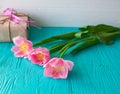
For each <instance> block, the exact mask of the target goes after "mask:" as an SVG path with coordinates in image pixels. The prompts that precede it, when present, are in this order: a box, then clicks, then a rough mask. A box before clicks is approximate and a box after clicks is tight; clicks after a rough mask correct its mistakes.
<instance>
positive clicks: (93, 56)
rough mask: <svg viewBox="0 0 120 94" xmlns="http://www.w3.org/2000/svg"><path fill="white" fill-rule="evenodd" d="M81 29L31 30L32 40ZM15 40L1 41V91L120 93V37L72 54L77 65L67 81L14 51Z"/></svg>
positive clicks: (1, 93)
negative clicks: (51, 74) (50, 74)
mask: <svg viewBox="0 0 120 94" xmlns="http://www.w3.org/2000/svg"><path fill="white" fill-rule="evenodd" d="M76 30H77V28H62V27H61V28H58V27H56V28H54V27H51V28H49V27H48V28H42V29H40V30H38V29H35V28H31V29H30V32H29V34H30V38H29V39H30V40H31V41H33V42H37V41H38V40H42V39H44V38H47V37H50V36H53V35H56V34H62V33H65V32H69V31H76ZM12 46H13V44H12V43H0V94H120V71H119V70H120V40H118V41H116V43H115V44H113V45H111V46H106V45H104V44H99V45H96V46H94V47H91V48H89V49H86V50H84V51H82V52H80V53H79V54H77V55H75V56H68V57H65V59H70V60H72V61H73V62H74V68H73V70H72V71H71V72H69V76H68V78H67V79H66V80H56V79H52V78H48V77H44V76H43V68H42V67H40V66H38V65H35V64H32V63H31V62H30V61H29V60H27V59H24V58H16V57H14V56H13V53H12V52H11V51H10V50H11V47H12Z"/></svg>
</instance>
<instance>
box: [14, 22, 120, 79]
mask: <svg viewBox="0 0 120 94" xmlns="http://www.w3.org/2000/svg"><path fill="white" fill-rule="evenodd" d="M117 37H120V28H118V27H114V26H110V25H105V24H99V25H96V26H91V25H89V26H86V27H82V28H79V30H78V31H76V32H70V33H66V34H62V35H57V36H53V37H50V38H47V39H45V40H42V41H40V42H38V43H36V44H34V45H32V43H31V42H30V41H29V40H26V39H24V38H21V37H16V38H13V42H14V43H15V46H13V48H12V51H13V52H14V53H15V56H17V57H25V58H28V59H29V60H31V61H32V62H33V63H35V64H38V65H41V66H42V65H43V67H44V75H45V76H49V77H53V78H67V75H68V71H71V70H72V68H73V65H74V64H73V62H72V61H70V60H64V59H63V56H64V55H65V53H66V52H67V50H68V49H69V48H71V47H72V50H71V51H70V53H69V54H75V53H78V52H80V51H81V50H83V49H85V48H88V47H90V46H93V45H96V44H98V43H104V44H106V45H110V44H113V43H114V41H115V39H116V38H117ZM59 40H61V41H62V43H61V42H60V43H59V44H57V45H53V46H52V47H51V48H50V49H49V50H48V49H47V48H43V47H39V48H36V49H34V48H33V46H41V45H43V44H46V43H49V42H53V41H58V42H59ZM51 53H56V55H55V57H53V58H50V54H51Z"/></svg>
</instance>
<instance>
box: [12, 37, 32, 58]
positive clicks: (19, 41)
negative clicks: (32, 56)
mask: <svg viewBox="0 0 120 94" xmlns="http://www.w3.org/2000/svg"><path fill="white" fill-rule="evenodd" d="M13 43H14V44H15V46H13V47H12V49H11V50H12V51H13V52H14V55H15V56H16V57H25V58H26V57H27V55H28V53H29V52H30V51H31V50H32V49H33V48H32V43H31V41H29V40H27V39H25V38H22V37H20V36H17V37H15V38H13Z"/></svg>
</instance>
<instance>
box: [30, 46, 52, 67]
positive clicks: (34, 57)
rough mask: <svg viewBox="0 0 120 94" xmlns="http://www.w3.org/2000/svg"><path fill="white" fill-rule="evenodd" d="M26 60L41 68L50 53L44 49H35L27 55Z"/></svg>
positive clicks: (48, 58)
mask: <svg viewBox="0 0 120 94" xmlns="http://www.w3.org/2000/svg"><path fill="white" fill-rule="evenodd" d="M28 59H29V60H31V61H32V62H33V63H35V64H39V65H41V66H42V65H44V64H45V63H47V62H48V61H49V60H50V53H49V51H48V50H47V49H46V48H36V49H33V50H32V51H31V52H30V53H29V55H28Z"/></svg>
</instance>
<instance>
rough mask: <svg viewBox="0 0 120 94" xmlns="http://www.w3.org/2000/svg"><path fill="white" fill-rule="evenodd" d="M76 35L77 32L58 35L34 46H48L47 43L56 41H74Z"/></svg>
mask: <svg viewBox="0 0 120 94" xmlns="http://www.w3.org/2000/svg"><path fill="white" fill-rule="evenodd" d="M75 33H76V32H70V33H66V34H62V35H57V36H53V37H50V38H47V39H45V40H42V41H40V42H38V43H35V44H34V45H33V46H40V45H42V44H46V43H49V42H52V41H56V40H59V39H61V40H69V39H73V38H74V37H75V36H74V35H75Z"/></svg>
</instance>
